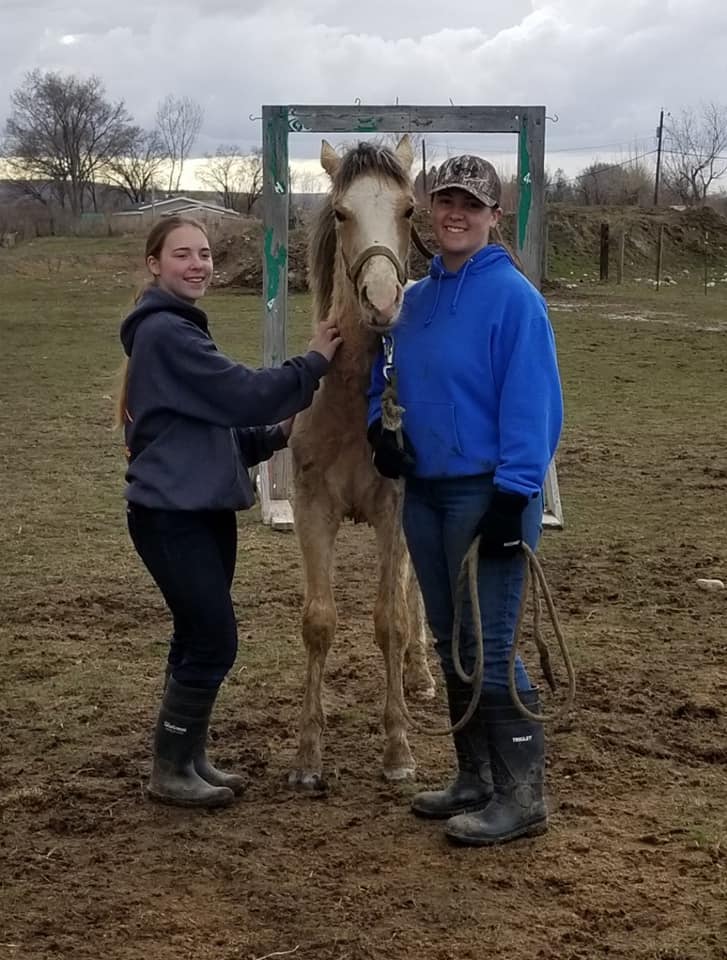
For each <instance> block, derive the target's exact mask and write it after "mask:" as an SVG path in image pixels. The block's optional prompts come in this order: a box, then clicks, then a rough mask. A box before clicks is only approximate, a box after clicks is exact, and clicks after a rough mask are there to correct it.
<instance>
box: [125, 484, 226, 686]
mask: <svg viewBox="0 0 727 960" xmlns="http://www.w3.org/2000/svg"><path fill="white" fill-rule="evenodd" d="M127 520H128V524H129V534H130V535H131V539H132V541H133V544H134V546H135V547H136V552H137V553H138V554H139V556H140V557H141V559H142V560H143V561H144V565H145V567H146V568H147V570H148V571H149V573H150V574H151V575H152V577H153V579H154V582H155V583H156V585H157V587H158V588H159V590H160V591H161V594H162V596H163V597H164V599H165V600H166V603H167V606H168V607H169V610H170V611H171V614H172V617H173V620H174V634H173V636H172V638H171V642H170V646H169V658H168V663H169V666H170V668H171V673H172V676H173V677H174V679H175V680H176V681H177V682H178V683H181V684H183V685H184V686H186V687H199V688H205V689H211V690H216V689H217V688H218V687H219V685H220V684H221V683H222V681H223V680H224V678H225V675H226V674H227V672H228V671H229V669H230V668H231V667H232V665H233V663H234V662H235V656H236V655H237V623H236V621H235V612H234V609H233V606H232V597H231V595H230V588H231V586H232V578H233V577H234V574H235V560H236V557H237V518H236V517H235V513H234V511H232V510H152V509H149V508H148V507H140V506H138V505H137V504H133V503H130V504H129V505H128V507H127Z"/></svg>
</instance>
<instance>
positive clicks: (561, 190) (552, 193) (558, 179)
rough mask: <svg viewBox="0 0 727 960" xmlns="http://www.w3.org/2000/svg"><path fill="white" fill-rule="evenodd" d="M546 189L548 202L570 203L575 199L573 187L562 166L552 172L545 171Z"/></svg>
mask: <svg viewBox="0 0 727 960" xmlns="http://www.w3.org/2000/svg"><path fill="white" fill-rule="evenodd" d="M544 189H545V199H546V200H547V201H548V203H569V202H571V201H572V200H573V187H572V185H571V183H570V181H569V180H568V178H567V177H566V175H565V170H564V169H563V168H562V167H558V168H557V170H556V171H555V173H552V174H551V173H550V171H549V170H546V171H545V182H544Z"/></svg>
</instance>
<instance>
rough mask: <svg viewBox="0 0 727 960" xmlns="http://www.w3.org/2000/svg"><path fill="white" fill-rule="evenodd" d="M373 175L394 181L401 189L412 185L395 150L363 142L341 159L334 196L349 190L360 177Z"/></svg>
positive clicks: (335, 179)
mask: <svg viewBox="0 0 727 960" xmlns="http://www.w3.org/2000/svg"><path fill="white" fill-rule="evenodd" d="M371 174H374V175H376V176H379V177H382V178H385V179H388V180H393V182H394V183H395V184H396V185H397V186H400V187H408V186H410V185H411V181H410V179H409V174H408V173H407V172H406V170H405V169H404V168H403V167H402V165H401V163H400V162H399V158H398V157H397V156H396V154H395V153H394V151H393V150H391V149H389V147H384V146H381V145H379V144H375V143H365V142H361V143H359V144H358V145H357V146H356V147H353V148H352V149H351V150H349V151H347V152H346V153H345V154H344V155H343V157H342V158H341V163H340V165H339V167H338V170H337V171H336V174H335V176H334V178H333V195H334V196H335V195H336V194H340V193H343V191H344V190H348V188H349V187H350V186H351V184H352V183H353V182H354V181H355V180H358V178H359V177H364V176H368V175H371Z"/></svg>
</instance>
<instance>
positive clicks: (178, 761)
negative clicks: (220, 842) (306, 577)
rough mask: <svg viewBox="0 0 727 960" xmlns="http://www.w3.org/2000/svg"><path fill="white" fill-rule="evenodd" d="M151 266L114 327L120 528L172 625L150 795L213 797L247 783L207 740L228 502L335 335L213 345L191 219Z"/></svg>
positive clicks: (228, 659) (208, 273) (216, 678)
mask: <svg viewBox="0 0 727 960" xmlns="http://www.w3.org/2000/svg"><path fill="white" fill-rule="evenodd" d="M146 266H147V269H148V270H149V273H150V274H151V282H150V284H149V285H148V286H147V288H146V290H145V291H144V292H143V294H142V295H141V297H140V298H139V299H138V301H137V303H136V307H135V309H134V310H133V311H132V312H131V314H129V316H128V317H127V318H126V320H125V321H124V323H123V325H122V327H121V341H122V343H123V346H124V351H125V353H126V356H127V358H128V359H127V362H126V367H125V372H124V377H123V385H122V389H121V392H120V398H119V410H118V420H119V423H120V425H123V429H124V436H125V441H126V454H127V459H128V468H127V472H126V481H127V486H126V493H125V496H126V500H127V519H128V527H129V533H130V535H131V539H132V541H133V544H134V547H135V548H136V550H137V552H138V554H139V556H140V557H141V559H142V560H143V562H144V564H145V566H146V567H147V569H148V570H149V573H150V574H151V576H152V577H153V579H154V581H155V583H156V584H157V586H158V587H159V589H160V591H161V593H162V595H163V597H164V600H165V601H166V603H167V606H168V607H169V610H170V611H171V614H172V618H173V622H174V633H173V636H172V640H171V644H170V649H169V657H168V662H167V679H166V685H165V689H164V694H163V700H162V704H161V708H160V711H159V717H158V720H157V724H156V731H155V736H154V756H153V764H152V772H151V777H150V780H149V785H148V794H149V796H150V797H152V798H153V799H156V800H160V801H162V802H165V803H171V804H176V805H180V806H190V807H212V806H222V805H225V804H228V803H230V802H231V801H232V799H233V797H234V794H236V793H240V792H241V791H242V789H243V780H242V778H241V777H239V776H237V775H235V774H230V773H224V772H222V771H221V770H218V769H216V768H215V767H213V766H212V764H211V763H210V761H209V760H208V758H207V751H206V743H207V732H208V727H209V721H210V714H211V712H212V708H213V706H214V703H215V700H216V698H217V692H218V689H219V687H220V684H221V683H222V680H223V679H224V677H225V675H226V674H227V672H228V670H229V669H230V667H231V666H232V664H233V663H234V660H235V656H236V653H237V626H236V622H235V614H234V610H233V607H232V599H231V595H230V589H231V584H232V579H233V576H234V572H235V559H236V553H237V525H236V518H235V511H236V510H243V509H246V508H247V507H250V506H251V505H252V504H253V502H254V494H253V490H252V486H251V483H250V479H249V475H248V467H250V466H252V465H254V464H256V463H259V462H261V461H262V460H267V459H268V458H269V457H271V456H272V454H273V453H274V452H275V451H276V450H279V449H281V448H282V447H284V446H285V445H286V443H287V440H288V437H289V436H290V431H291V427H292V422H293V418H294V417H295V414H296V413H298V412H299V411H300V410H304V409H305V408H306V407H307V406H309V404H310V403H311V400H312V398H313V393H314V391H315V390H316V389H317V387H318V383H319V381H320V379H321V377H323V375H324V374H325V373H326V371H327V369H328V366H329V363H330V361H331V360H332V359H333V356H334V354H335V352H336V350H337V348H338V346H339V344H340V343H341V338H340V337H339V335H338V331H337V329H336V327H335V325H334V324H332V323H323V324H321V325H320V327H319V328H318V330H317V331H316V333H315V335H314V337H313V339H312V340H311V342H310V344H309V349H308V352H307V353H306V354H305V355H304V356H300V357H293V358H292V359H291V360H288V361H286V362H285V363H284V364H283V365H282V366H281V367H277V368H270V369H262V370H251V369H250V368H248V367H246V366H243V365H242V364H239V363H236V362H235V361H233V360H230V359H229V358H228V357H226V356H225V355H224V354H222V353H220V351H219V350H218V349H217V347H216V345H215V342H214V340H213V339H212V336H211V334H210V332H209V327H208V322H207V316H206V314H205V313H204V312H203V311H202V310H200V309H199V307H197V306H196V302H197V300H198V299H199V298H200V297H202V296H203V295H204V293H205V291H206V289H207V287H208V285H209V282H210V280H211V278H212V254H211V251H210V246H209V240H208V238H207V234H206V231H205V229H204V227H203V226H202V225H201V224H200V223H198V222H197V221H195V220H192V219H189V218H185V217H166V218H163V219H161V220H159V221H158V222H157V223H156V224H155V225H154V227H152V229H151V232H150V233H149V236H148V239H147V243H146Z"/></svg>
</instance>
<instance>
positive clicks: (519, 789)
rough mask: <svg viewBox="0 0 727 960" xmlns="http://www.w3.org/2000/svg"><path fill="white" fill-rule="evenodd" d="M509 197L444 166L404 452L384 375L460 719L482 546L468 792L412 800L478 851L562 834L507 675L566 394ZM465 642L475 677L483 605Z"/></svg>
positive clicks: (415, 294) (407, 334) (462, 736)
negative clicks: (513, 226) (526, 549)
mask: <svg viewBox="0 0 727 960" xmlns="http://www.w3.org/2000/svg"><path fill="white" fill-rule="evenodd" d="M500 194H501V185H500V180H499V178H498V176H497V173H496V171H495V169H494V167H493V166H492V165H491V164H490V163H488V162H487V161H486V160H482V159H481V158H479V157H475V156H469V155H465V156H459V157H453V158H451V159H450V160H448V161H446V162H445V163H443V164H442V166H441V167H440V168H439V170H438V171H437V174H436V177H435V180H434V183H433V187H432V198H431V201H432V225H433V229H434V235H435V238H436V240H437V242H438V244H439V248H440V255H439V256H437V257H435V258H434V260H433V262H432V266H431V270H430V274H429V276H428V277H426V278H425V279H423V280H421V281H419V282H418V283H417V284H415V285H414V286H412V287H411V288H410V289H409V290H408V291H407V293H406V296H405V299H404V304H403V308H402V312H401V316H400V318H399V321H398V323H397V326H396V327H395V329H394V332H393V336H392V340H393V366H394V368H395V369H396V375H397V390H398V402H399V403H400V404H401V406H402V407H403V408H404V413H403V415H402V426H403V444H401V443H399V442H398V440H397V436H396V434H395V433H393V432H390V431H387V430H384V429H383V428H382V422H381V396H382V393H383V390H384V386H385V376H384V372H385V368H384V358H383V355H382V356H381V357H379V360H378V362H377V363H376V364H375V365H374V370H373V373H372V382H371V391H370V411H369V441H370V443H371V444H372V446H373V458H374V464H375V465H376V467H377V468H378V469H379V471H380V472H381V473H382V474H383V475H384V476H387V477H392V478H398V477H405V478H406V483H405V495H404V508H403V524H404V532H405V535H406V540H407V543H408V546H409V551H410V553H411V557H412V561H413V564H414V568H415V570H416V573H417V577H418V579H419V583H420V586H421V589H422V593H423V596H424V604H425V607H426V612H427V619H428V621H429V625H430V628H431V630H432V633H433V635H434V639H435V646H436V650H437V653H438V654H439V657H440V660H441V664H442V669H443V672H444V677H445V682H446V688H447V698H448V703H449V712H450V717H451V720H452V723H456V722H457V721H458V720H459V719H460V717H461V716H463V714H464V712H465V710H466V709H467V707H468V705H469V702H470V698H471V688H470V687H469V686H468V685H467V684H466V683H464V682H463V681H462V680H460V678H459V677H458V675H457V673H456V671H455V668H454V663H453V661H452V654H451V638H452V622H453V612H454V599H453V598H454V592H455V586H456V583H457V576H458V573H459V569H460V565H461V562H462V558H463V556H464V554H465V552H466V550H467V548H468V547H469V545H470V544H471V543H472V541H473V539H474V538H475V536H480V538H481V539H480V547H479V554H480V558H479V601H480V607H481V611H482V633H483V637H484V651H483V652H484V679H483V689H482V691H481V696H480V703H479V708H478V711H477V712H476V713H475V715H474V716H473V717H472V719H471V721H470V722H469V723H468V724H467V726H466V727H465V728H464V729H463V730H461V731H460V732H458V733H456V734H455V735H454V741H455V750H456V754H457V761H458V772H457V775H456V777H455V779H454V781H453V782H452V783H451V784H449V785H448V786H447V787H445V788H444V789H442V790H434V791H427V792H424V793H419V794H417V795H416V796H415V797H414V798H413V801H412V809H413V811H414V812H415V813H416V814H418V815H420V816H423V817H431V818H441V819H445V818H446V819H448V823H447V826H446V828H445V832H446V834H447V836H448V837H450V838H451V839H453V840H455V841H459V842H461V843H466V844H474V845H486V844H492V843H499V842H503V841H506V840H511V839H513V838H515V837H518V836H522V835H526V834H530V835H532V834H536V833H542V832H543V831H544V830H545V829H546V827H547V811H546V806H545V801H544V798H543V776H544V764H545V761H544V740H543V730H542V726H541V725H540V724H538V723H532V722H531V721H529V720H527V719H525V718H524V717H523V716H522V715H521V714H520V713H519V712H518V710H517V709H516V708H515V706H514V705H513V703H512V702H511V698H510V694H509V690H508V678H507V667H508V659H509V654H510V650H511V647H512V643H513V640H514V632H515V627H516V622H517V618H518V611H519V607H520V601H521V595H522V588H523V582H524V557H523V554H522V550H521V547H520V545H521V543H522V541H525V542H526V543H527V544H529V546H530V547H532V548H533V549H534V548H535V546H536V545H537V542H538V539H539V536H540V528H541V521H542V512H543V503H542V487H543V483H544V480H545V475H546V471H547V468H548V465H549V463H550V461H551V459H552V457H553V455H554V453H555V449H556V446H557V443H558V439H559V436H560V430H561V424H562V397H561V386H560V379H559V374H558V365H557V360H556V350H555V343H554V337H553V331H552V329H551V326H550V322H549V320H548V315H547V310H546V305H545V302H544V300H543V298H542V296H541V295H540V293H539V292H538V291H537V290H536V289H535V287H534V286H532V284H530V283H529V281H528V280H527V279H526V278H525V276H524V275H523V274H522V273H521V272H520V271H519V270H518V268H517V267H516V266H515V264H514V263H513V261H512V259H511V257H510V255H509V253H508V252H507V250H506V249H505V248H504V247H503V246H501V245H499V244H496V243H491V242H490V241H491V233H492V231H493V230H496V228H497V225H498V223H499V220H500V217H501V209H500ZM461 642H462V644H463V647H462V661H463V665H464V667H465V669H466V670H467V671H468V672H470V673H471V671H472V667H473V664H474V654H475V648H474V644H475V639H474V632H473V629H472V621H471V611H470V609H469V605H468V607H467V609H466V610H465V617H464V623H463V630H462V639H461ZM515 678H516V684H517V689H518V693H519V696H520V698H521V699H522V701H523V703H524V704H525V705H526V706H527V707H529V709H530V710H531V711H533V712H538V711H539V707H538V693H537V690H536V689H534V688H533V687H532V686H531V684H530V680H529V678H528V675H527V673H526V671H525V668H524V666H523V664H522V662H521V661H520V659H519V658H518V659H517V661H516V674H515Z"/></svg>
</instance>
